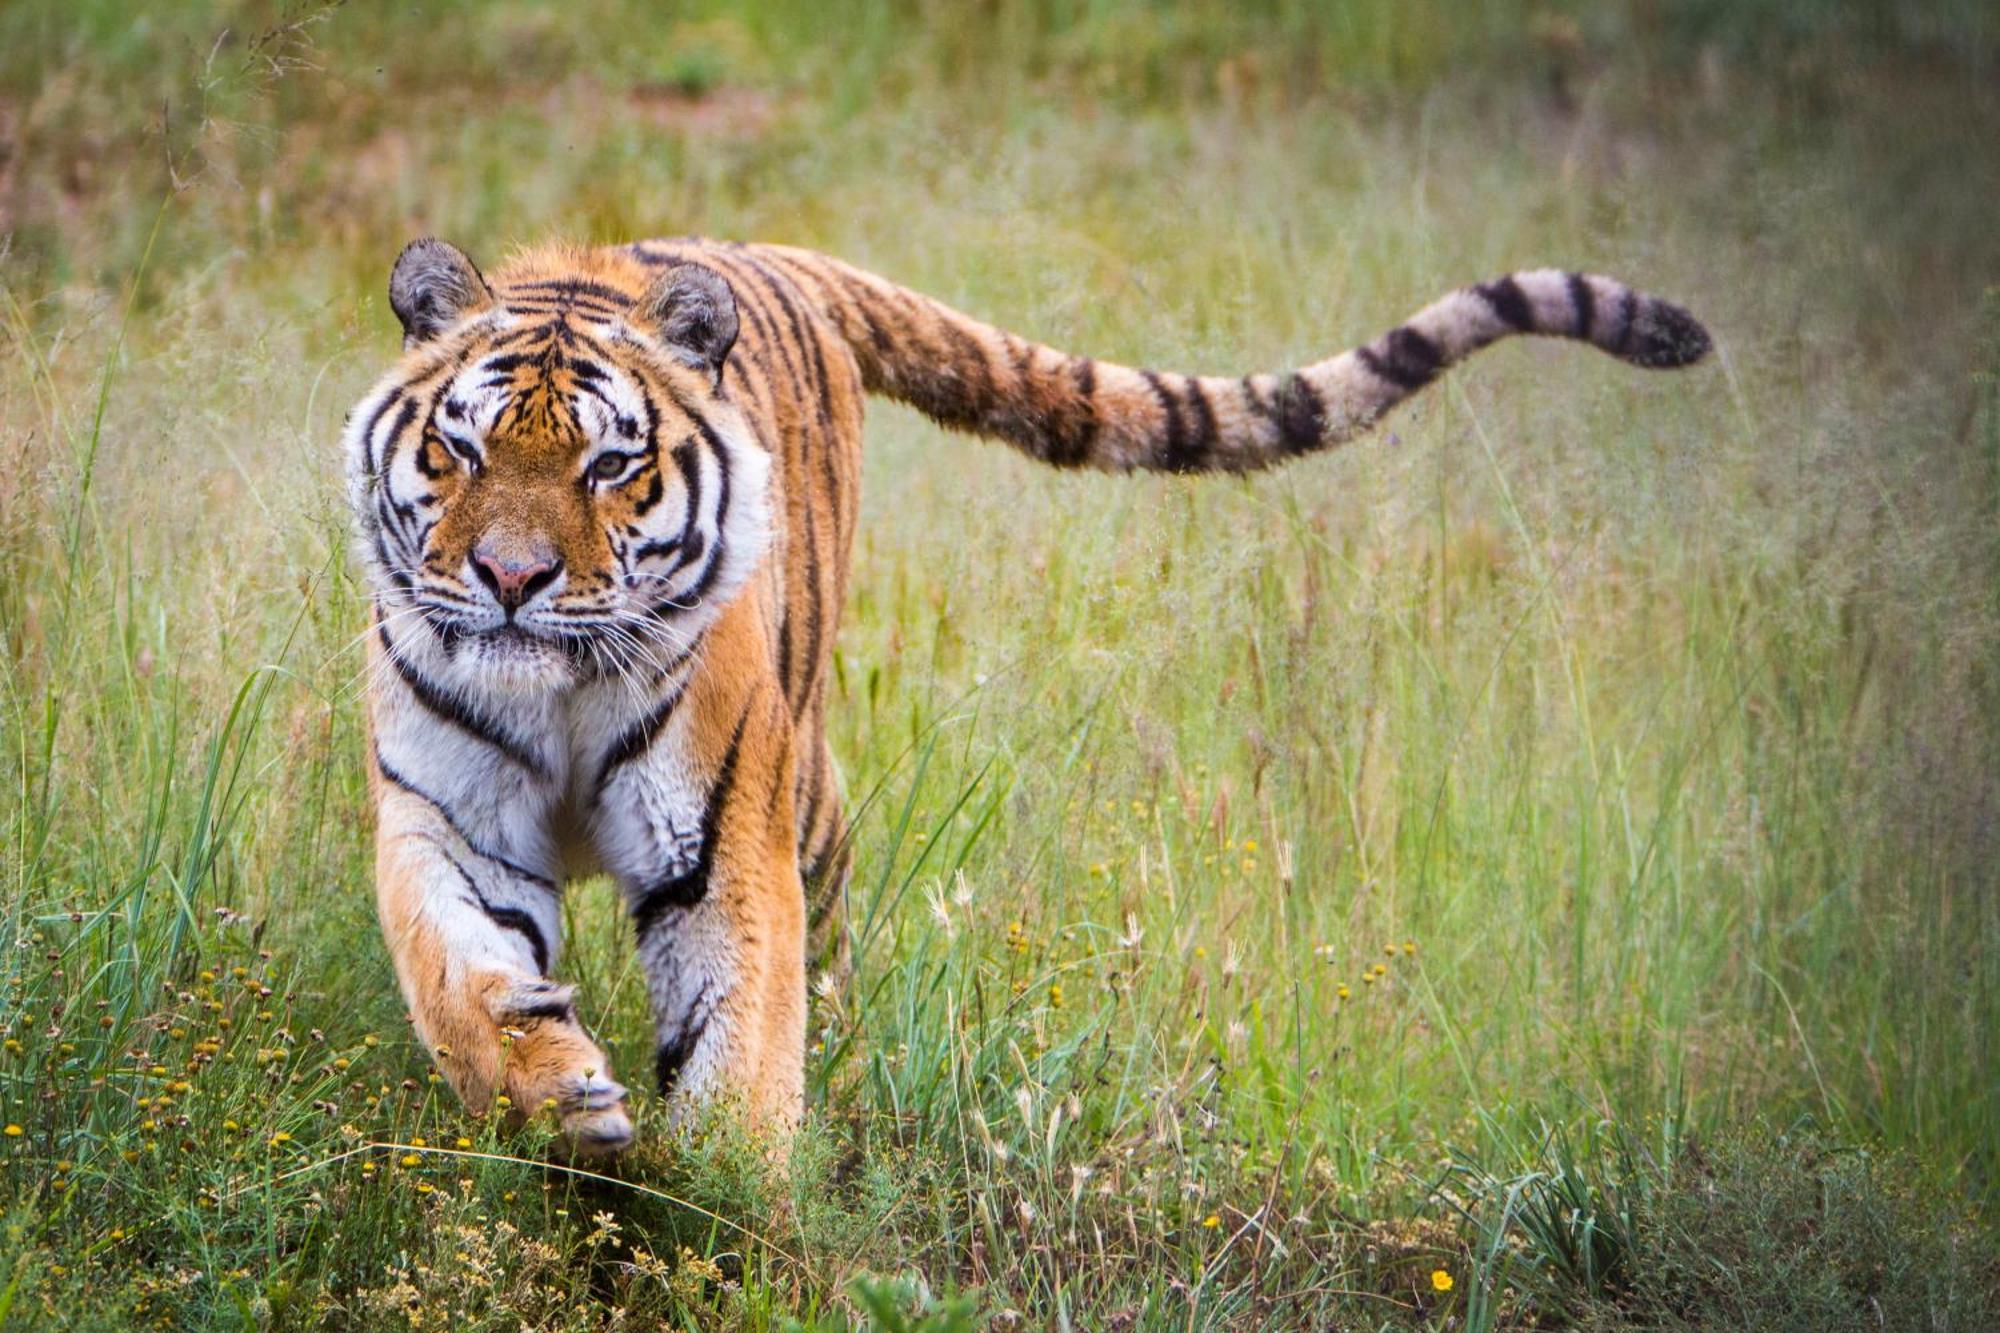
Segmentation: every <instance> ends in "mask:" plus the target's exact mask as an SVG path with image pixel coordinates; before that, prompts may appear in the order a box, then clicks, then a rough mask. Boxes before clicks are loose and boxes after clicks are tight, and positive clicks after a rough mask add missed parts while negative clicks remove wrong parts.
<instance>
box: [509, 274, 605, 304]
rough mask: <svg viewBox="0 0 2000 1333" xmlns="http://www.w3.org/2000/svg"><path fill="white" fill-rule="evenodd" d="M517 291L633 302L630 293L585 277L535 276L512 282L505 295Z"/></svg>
mask: <svg viewBox="0 0 2000 1333" xmlns="http://www.w3.org/2000/svg"><path fill="white" fill-rule="evenodd" d="M515 292H547V293H549V294H550V295H552V296H559V297H596V298H597V299H598V300H601V301H609V302H611V303H612V304H613V305H616V306H620V307H627V306H630V305H631V304H632V297H631V295H630V294H629V293H627V292H621V291H619V290H618V289H617V288H616V287H607V286H605V285H604V284H603V283H601V282H591V281H588V280H587V279H584V278H533V279H530V280H528V281H526V282H510V283H508V284H507V286H506V287H505V288H504V289H503V294H505V295H512V294H513V293H515Z"/></svg>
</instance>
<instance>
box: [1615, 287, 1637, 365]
mask: <svg viewBox="0 0 2000 1333" xmlns="http://www.w3.org/2000/svg"><path fill="white" fill-rule="evenodd" d="M1618 319H1619V325H1618V337H1617V339H1616V340H1614V341H1613V342H1612V344H1611V350H1612V352H1613V353H1614V354H1616V355H1618V356H1624V355H1625V354H1626V353H1627V352H1629V351H1630V350H1631V349H1632V332H1633V330H1634V329H1635V328H1637V327H1638V324H1639V293H1638V292H1636V291H1634V290H1633V289H1632V288H1630V287H1627V288H1626V289H1625V294H1624V295H1623V296H1621V297H1619V298H1618Z"/></svg>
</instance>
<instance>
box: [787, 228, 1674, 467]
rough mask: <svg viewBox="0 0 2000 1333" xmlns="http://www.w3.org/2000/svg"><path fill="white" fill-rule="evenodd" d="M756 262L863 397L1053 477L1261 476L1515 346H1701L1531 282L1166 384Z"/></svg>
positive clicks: (1668, 316) (1624, 294)
mask: <svg viewBox="0 0 2000 1333" xmlns="http://www.w3.org/2000/svg"><path fill="white" fill-rule="evenodd" d="M772 253H773V254H774V255H775V256H777V257H778V258H780V259H781V261H782V262H783V263H784V265H785V267H787V268H789V269H790V270H791V271H792V272H793V273H794V274H795V275H796V276H798V277H799V278H800V280H801V282H802V283H803V285H805V286H806V287H807V289H808V290H811V291H814V292H816V294H817V295H818V296H819V297H820V299H821V304H822V307H823V309H824V310H825V312H826V314H827V315H828V316H829V317H830V318H831V319H832V320H833V321H834V322H835V324H836V325H837V326H838V327H839V328H840V330H841V332H842V335H843V337H844V338H845V340H846V341H847V343H848V344H849V346H850V347H851V348H852V349H853V352H854V356H855V359H856V361H857V362H858V363H859V365H860V368H861V374H862V378H863V381H864V382H865V383H866V385H867V387H868V388H869V389H870V390H871V391H873V392H877V393H881V394H885V395H887V396H888V397H890V398H894V399H897V400H899V401H901V402H905V403H908V404H910V405H912V406H914V407H916V408H918V409H919V410H920V411H922V412H924V413H926V414H927V415H929V416H930V417H932V418H933V419H935V420H936V421H938V422H939V423H940V424H942V425H944V426H948V427H951V428H954V429H957V430H966V431H972V432H975V433H977V434H981V435H992V436H997V437H998V438H1000V439H1003V440H1006V441H1008V442H1009V443H1011V444H1013V445H1014V446H1015V447H1016V448H1018V449H1020V450H1022V451H1023V452H1024V453H1027V454H1028V455H1030V456H1031V457H1034V458H1038V459H1040V460H1042V461H1043V462H1045V463H1050V464H1053V465H1054V466H1057V467H1094V468H1101V469H1104V470H1107V471H1113V472H1124V471H1130V470H1132V469H1135V468H1142V469H1146V470H1148V471H1158V472H1249V471H1254V470H1257V469H1260V468H1266V467H1271V466H1273V465H1275V464H1277V463H1281V462H1284V461H1286V460H1287V459H1291V458H1295V457H1297V456H1299V455H1301V454H1309V453H1314V452H1316V451H1318V450H1321V449H1327V448H1331V447H1333V446H1334V445H1338V444H1341V443H1344V442H1345V441H1347V440H1350V439H1353V438H1354V437H1355V436H1356V435H1358V434H1360V433H1361V432H1363V431H1365V430H1367V429H1368V428H1369V427H1370V426H1372V425H1374V424H1375V423H1376V422H1377V421H1379V420H1381V418H1382V417H1383V416H1384V414H1386V413H1387V412H1389V411H1390V410H1391V409H1393V408H1395V407H1396V406H1397V405H1398V404H1400V403H1401V402H1403V400H1404V399H1406V398H1409V397H1410V396H1411V395H1412V394H1414V393H1416V392H1417V391H1418V390H1420V389H1422V388H1423V387H1424V386H1425V385H1427V384H1429V383H1430V382H1431V381H1432V380H1434V379H1436V378H1437V377H1438V375H1439V374H1440V373H1441V372H1443V371H1444V370H1445V369H1446V368H1447V367H1449V366H1452V365H1455V364H1457V363H1458V362H1459V361H1461V360H1463V359H1464V358H1465V357H1467V356H1470V355H1471V354H1472V353H1474V352H1476V351H1478V350H1479V349H1480V348H1482V347H1485V346H1487V345H1488V344H1490V343H1494V342H1498V341H1499V340H1500V339H1502V338H1505V337H1508V336H1510V335H1512V334H1517V333H1534V334H1545V335H1549V336H1553V337H1559V338H1574V339H1577V340H1579V341H1582V342H1587V343H1591V344H1592V345H1594V346H1596V347H1598V348H1601V349H1602V350H1604V351H1606V352H1609V353H1611V354H1612V355H1613V356H1616V357H1619V358H1621V359H1623V360H1626V361H1629V362H1631V363H1632V364H1633V365H1636V366H1644V367H1647V368H1649V369H1671V368H1675V367H1680V366H1687V365H1692V364H1693V363H1695V362H1696V361H1699V360H1701V358H1702V357H1703V356H1705V355H1706V354H1707V353H1708V350H1709V346H1710V342H1709V336H1708V331H1707V330H1706V329H1704V328H1703V327H1702V326H1701V324H1700V323H1699V322H1698V321H1697V320H1696V319H1695V318H1694V317H1693V316H1692V315H1690V314H1689V313H1688V312H1687V311H1685V310H1683V309H1681V307H1679V306H1677V305H1673V304H1671V303H1669V302H1667V301H1663V300H1661V299H1659V298H1658V297H1656V296H1649V295H1647V294H1646V293H1644V292H1641V291H1638V290H1637V289H1635V288H1632V287H1628V286H1626V285H1625V284H1624V283H1622V282H1619V281H1617V280H1616V279H1614V278H1606V277H1601V276H1598V275H1596V274H1585V273H1566V272H1563V271H1561V270H1558V269H1537V270H1534V271H1532V272H1523V273H1515V274H1512V275H1510V276H1507V277H1504V278H1499V279H1497V280H1495V281H1493V282H1487V283H1481V284H1479V285H1477V286H1473V287H1462V288H1460V289H1459V290H1457V291H1454V292H1452V293H1451V294H1450V295H1448V296H1445V297H1444V298H1442V299H1441V300H1438V301H1435V302H1433V303H1432V304H1430V305H1428V306H1425V307H1424V308H1423V309H1422V310H1420V311H1418V312H1417V313H1416V314H1415V315H1413V316H1412V317H1411V318H1410V319H1409V320H1408V321H1406V322H1405V323H1403V324H1401V325H1399V326H1398V327H1396V328H1394V329H1391V330H1390V331H1389V332H1387V333H1385V334H1383V335H1382V336H1381V337H1380V338H1377V339H1376V340H1375V341H1373V342H1371V343H1369V344H1367V345H1366V346H1363V347H1357V348H1354V349H1352V350H1350V351H1345V352H1341V353H1340V354H1338V355H1336V356H1332V357H1329V358H1327V359H1326V360H1324V361H1318V362H1314V363H1313V364H1312V365H1309V366H1305V367H1303V368H1301V369H1299V370H1295V371H1291V372H1284V373H1277V374H1253V375H1245V376H1243V377H1241V378H1238V379H1228V378H1222V377H1216V376H1204V375H1178V374H1168V373H1163V372H1159V371H1152V370H1135V369H1133V368H1131V367H1128V366H1120V365H1114V364H1112V363H1110V362H1107V361H1098V360H1094V359H1092V358H1089V357H1080V356H1072V355H1070V354H1068V353H1065V352H1060V351H1057V350H1055V349H1054V348H1051V347H1044V346H1041V345H1039V344H1037V343H1032V342H1029V341H1027V340H1025V339H1023V338H1020V337H1017V336H1015V335H1014V334H1012V333H1008V332H1006V331H1005V330H1003V329H997V328H994V327H993V326H991V325H988V324H983V323H981V322H979V321H978V320H975V319H972V318H970V317H968V316H966V315H962V314H960V313H958V312H957V311H955V310H952V309H950V308H949V307H947V306H945V305H943V304H942V303H940V302H937V301H933V300H932V299H930V298H929V297H927V296H923V295H920V294H919V293H916V292H912V291H909V290H906V289H904V288H902V287H898V286H896V285H895V284H894V283H891V282H888V281H887V280H885V279H882V278H879V277H876V276H875V275H874V274H871V273H864V272H862V271H860V270H858V269H854V268H851V267H849V266H848V265H845V264H842V263H840V262H839V261H837V260H832V259H828V258H826V257H824V256H821V255H817V254H813V253H810V252H807V251H803V250H784V249H778V248H776V247H774V248H773V250H772Z"/></svg>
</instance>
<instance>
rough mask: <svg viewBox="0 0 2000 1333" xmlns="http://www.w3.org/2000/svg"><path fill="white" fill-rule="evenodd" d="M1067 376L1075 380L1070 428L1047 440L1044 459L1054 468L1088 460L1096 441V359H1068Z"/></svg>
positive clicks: (1070, 465)
mask: <svg viewBox="0 0 2000 1333" xmlns="http://www.w3.org/2000/svg"><path fill="white" fill-rule="evenodd" d="M1070 377H1071V378H1072V379H1073V380H1074V381H1075V382H1076V407H1077V410H1076V414H1075V417H1074V419H1073V421H1072V422H1071V423H1068V424H1069V425H1070V429H1068V430H1066V431H1065V432H1063V433H1062V434H1060V435H1052V436H1051V437H1050V440H1049V444H1050V448H1049V450H1048V455H1047V456H1048V461H1049V462H1050V463H1053V464H1054V465H1055V466H1057V467H1077V466H1080V465H1081V464H1083V463H1086V462H1089V461H1090V450H1091V446H1092V445H1094V444H1095V443H1096V442H1097V362H1095V361H1093V360H1091V359H1090V358H1089V357H1087V356H1085V357H1073V358H1071V360H1070Z"/></svg>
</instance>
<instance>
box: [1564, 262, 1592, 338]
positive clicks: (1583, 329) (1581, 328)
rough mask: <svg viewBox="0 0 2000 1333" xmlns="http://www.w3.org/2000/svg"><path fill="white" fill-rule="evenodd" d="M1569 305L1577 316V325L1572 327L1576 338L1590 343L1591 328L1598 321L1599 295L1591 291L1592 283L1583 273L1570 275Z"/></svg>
mask: <svg viewBox="0 0 2000 1333" xmlns="http://www.w3.org/2000/svg"><path fill="white" fill-rule="evenodd" d="M1569 304H1570V309H1571V310H1573V311H1574V312H1575V314H1576V323H1575V324H1574V325H1573V326H1572V328H1573V329H1574V330H1575V333H1576V336H1577V337H1579V338H1582V339H1584V340H1586V341H1588V340H1589V338H1590V326H1591V325H1592V324H1593V323H1594V322H1596V319H1597V294H1596V293H1595V292H1593V291H1591V290H1590V283H1589V282H1588V281H1586V280H1585V278H1584V276H1583V274H1581V273H1572V274H1570V275H1569Z"/></svg>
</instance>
